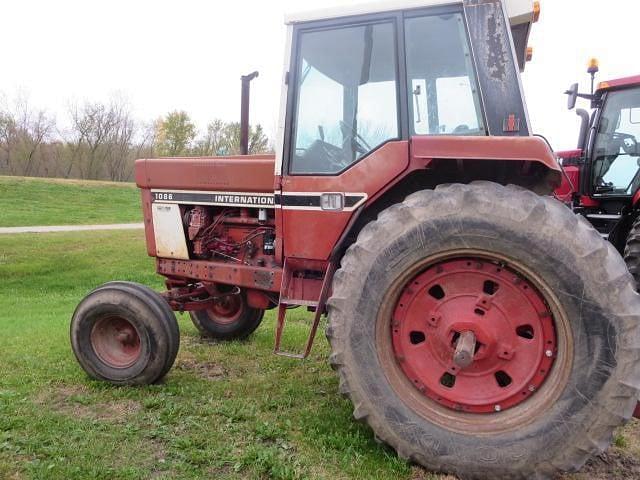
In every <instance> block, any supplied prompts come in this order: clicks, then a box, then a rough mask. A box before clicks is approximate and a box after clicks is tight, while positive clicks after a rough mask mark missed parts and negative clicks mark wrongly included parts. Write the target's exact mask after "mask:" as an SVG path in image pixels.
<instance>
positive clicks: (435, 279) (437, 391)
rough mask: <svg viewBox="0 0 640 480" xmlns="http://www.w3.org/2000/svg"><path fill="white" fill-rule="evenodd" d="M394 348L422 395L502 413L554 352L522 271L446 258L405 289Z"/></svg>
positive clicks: (540, 375) (538, 300)
mask: <svg viewBox="0 0 640 480" xmlns="http://www.w3.org/2000/svg"><path fill="white" fill-rule="evenodd" d="M391 336H392V343H393V351H394V355H395V357H396V360H397V361H398V364H399V366H400V368H401V370H402V372H403V373H404V374H405V376H406V377H407V378H408V380H409V381H410V382H411V383H412V384H413V385H414V387H415V388H417V389H418V390H419V391H420V392H421V393H422V394H423V395H425V396H427V397H429V398H431V399H432V400H434V401H435V402H437V403H439V404H441V405H444V406H446V407H448V408H451V409H454V410H457V411H466V412H472V413H490V412H500V411H503V410H506V409H508V408H511V407H513V406H515V405H518V404H520V403H521V402H523V401H526V400H527V399H528V398H530V397H531V396H532V395H534V394H535V392H536V391H537V390H538V389H539V388H540V386H541V385H542V383H543V382H544V380H545V379H546V378H547V376H548V375H549V372H550V370H551V367H552V366H553V362H554V358H555V356H556V331H555V325H554V319H553V315H552V314H551V311H550V309H549V307H548V306H547V304H546V302H545V300H544V297H543V296H542V294H541V293H540V292H539V291H538V290H537V288H536V287H535V286H534V285H533V284H532V283H531V282H529V281H528V280H527V279H526V278H524V277H523V276H522V275H521V274H518V273H516V272H515V271H514V270H512V269H510V268H509V267H507V266H505V265H503V264H496V263H493V262H490V261H487V260H486V259H479V258H459V259H448V260H444V261H441V262H439V263H437V264H435V265H432V266H430V267H429V268H428V269H427V270H425V271H423V272H422V273H419V274H418V275H417V276H415V277H414V278H413V279H411V280H410V281H409V282H408V283H407V284H406V285H405V286H404V288H403V290H402V291H401V293H400V297H399V299H398V301H397V304H396V306H395V310H394V312H393V318H392V322H391Z"/></svg>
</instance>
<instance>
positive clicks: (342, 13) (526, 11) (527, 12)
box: [285, 0, 533, 25]
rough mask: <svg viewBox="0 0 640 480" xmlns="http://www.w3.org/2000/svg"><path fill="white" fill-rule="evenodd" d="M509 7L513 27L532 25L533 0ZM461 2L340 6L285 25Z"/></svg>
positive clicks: (509, 0)
mask: <svg viewBox="0 0 640 480" xmlns="http://www.w3.org/2000/svg"><path fill="white" fill-rule="evenodd" d="M502 1H503V3H504V4H505V5H506V7H507V13H508V14H509V20H510V23H511V25H519V24H522V23H530V22H532V21H533V0H502ZM461 3H462V1H461V0H382V1H375V2H368V3H360V4H352V5H340V6H337V7H330V8H320V9H317V10H311V11H304V12H298V13H293V14H290V15H287V16H286V17H285V23H287V24H293V23H302V22H311V21H315V20H328V19H331V18H342V17H350V16H353V15H366V14H369V13H382V12H391V11H396V10H409V9H412V8H424V7H432V6H438V5H459V4H461Z"/></svg>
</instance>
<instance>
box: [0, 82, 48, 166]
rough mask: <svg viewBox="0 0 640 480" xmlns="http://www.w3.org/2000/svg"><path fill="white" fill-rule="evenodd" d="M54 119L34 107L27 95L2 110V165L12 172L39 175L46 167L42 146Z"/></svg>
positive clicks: (0, 149)
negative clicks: (32, 107)
mask: <svg viewBox="0 0 640 480" xmlns="http://www.w3.org/2000/svg"><path fill="white" fill-rule="evenodd" d="M54 126H55V123H54V121H53V119H52V118H50V117H49V116H48V115H47V114H46V113H45V112H44V111H43V110H32V109H31V107H30V105H29V102H28V99H27V97H26V96H22V95H21V96H19V97H18V99H17V100H16V101H15V103H14V104H13V105H12V107H7V106H6V105H5V106H4V107H3V108H2V109H1V110H0V153H1V156H2V162H0V165H2V166H3V167H4V168H3V170H5V171H6V172H7V173H10V174H11V175H24V176H32V175H38V174H40V172H41V171H43V170H44V169H46V166H45V165H44V163H45V157H44V156H43V155H42V146H43V144H44V143H45V142H46V141H47V140H48V139H49V136H50V134H51V133H52V131H53V129H54Z"/></svg>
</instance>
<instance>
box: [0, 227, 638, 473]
mask: <svg viewBox="0 0 640 480" xmlns="http://www.w3.org/2000/svg"><path fill="white" fill-rule="evenodd" d="M0 278H1V279H2V280H3V286H2V289H0V331H2V336H0V479H23V478H24V479H65V480H67V479H109V480H111V479H141V478H145V479H146V478H154V479H174V478H175V479H178V478H179V479H183V478H184V479H196V478H216V479H247V478H248V479H265V478H273V479H307V478H308V479H322V478H331V479H332V480H333V479H336V480H337V479H401V480H403V479H404V480H418V479H420V480H436V479H439V480H444V479H445V478H448V479H451V478H452V477H443V476H438V475H434V474H430V473H427V472H425V471H423V470H421V469H419V468H416V467H411V466H409V465H407V464H405V463H404V462H403V461H401V460H399V459H398V458H397V457H396V455H395V453H394V452H392V451H390V450H389V449H387V448H385V447H383V446H381V445H378V444H377V443H376V442H375V441H374V438H373V434H372V432H371V431H370V430H369V429H368V428H367V427H366V426H364V425H361V424H359V423H357V422H355V421H354V420H353V418H352V408H351V405H350V404H349V402H348V401H346V400H345V399H343V398H341V396H340V395H339V394H338V391H337V390H338V382H337V379H336V376H335V374H334V372H333V371H332V370H331V369H330V368H329V366H328V362H327V356H328V347H327V342H326V340H325V339H324V338H323V337H322V336H320V337H319V338H318V340H317V342H316V345H315V347H314V352H313V354H312V357H311V358H310V359H309V360H307V361H305V362H299V361H297V360H291V359H285V358H281V357H275V356H273V355H272V353H271V349H272V342H273V328H274V316H273V314H272V313H269V314H267V316H266V319H265V321H264V322H263V325H262V326H261V327H260V328H259V329H258V330H257V331H256V333H255V334H254V335H253V336H252V337H251V338H250V339H249V340H248V341H245V342H237V341H236V342H231V343H215V342H209V341H206V340H203V339H201V338H200V337H199V336H198V334H197V333H196V330H195V329H194V328H193V326H192V325H191V323H190V321H189V319H188V316H186V315H182V316H179V321H180V327H181V330H182V332H181V333H182V336H181V342H182V344H181V348H180V352H179V354H178V358H177V360H176V363H175V365H174V368H173V369H172V370H171V371H170V372H169V375H168V376H167V377H166V379H165V380H164V382H162V383H161V384H158V385H153V386H149V387H142V388H116V387H112V386H109V385H106V384H102V383H99V382H95V381H91V380H89V379H88V377H87V376H86V375H85V374H84V373H83V371H82V370H81V369H80V367H79V366H78V364H77V363H76V361H75V358H74V357H73V354H72V352H71V349H70V346H69V340H68V327H69V319H70V317H71V314H72V312H73V309H74V308H75V306H76V304H77V303H78V301H79V300H80V299H81V298H82V296H83V295H84V294H85V293H86V292H87V291H88V290H90V289H91V288H93V287H95V286H97V285H99V284H101V283H103V282H105V281H108V280H113V279H120V280H132V281H137V282H141V283H145V284H147V285H150V286H152V287H154V288H157V289H160V288H161V282H160V278H159V277H157V276H156V275H155V274H154V269H153V260H152V259H150V258H149V257H147V256H146V253H145V248H144V244H143V232H142V231H110V232H82V233H55V234H40V235H31V234H23V235H0ZM292 313H293V314H294V315H293V317H294V318H293V321H292V322H291V325H290V326H291V330H290V331H289V336H288V338H287V340H288V341H289V342H295V343H296V344H302V342H303V339H304V337H305V333H306V323H304V320H305V318H306V317H305V315H306V314H304V313H299V310H295V311H293V312H292ZM295 314H297V315H295ZM639 457H640V427H639V424H638V423H637V422H633V423H632V424H630V425H629V426H628V427H626V428H625V429H623V430H621V431H619V432H618V433H617V435H616V438H615V446H614V447H612V448H611V449H610V450H609V451H608V452H607V454H606V455H604V456H602V457H600V458H598V459H596V460H595V461H594V462H592V463H590V464H589V465H588V466H587V467H586V469H585V471H584V472H583V473H581V474H578V475H573V476H567V477H566V479H565V480H587V479H603V480H604V479H609V478H640V461H639V460H638V458H639Z"/></svg>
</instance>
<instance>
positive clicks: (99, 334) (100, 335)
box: [91, 316, 142, 368]
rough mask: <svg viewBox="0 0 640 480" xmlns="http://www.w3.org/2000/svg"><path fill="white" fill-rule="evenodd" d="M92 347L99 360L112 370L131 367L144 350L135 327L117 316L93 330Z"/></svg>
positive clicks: (97, 324) (99, 323)
mask: <svg viewBox="0 0 640 480" xmlns="http://www.w3.org/2000/svg"><path fill="white" fill-rule="evenodd" d="M91 346H92V347H93V351H94V352H95V353H96V355H97V356H98V358H99V359H100V360H102V361H103V362H104V363H106V364H107V365H109V366H110V367H112V368H127V367H130V366H131V365H133V364H134V363H135V362H136V361H137V360H138V358H140V352H141V350H142V347H141V343H140V335H139V333H138V330H136V328H135V326H134V325H133V324H131V323H130V322H129V321H128V320H126V319H124V318H122V317H116V316H114V317H106V318H102V319H100V320H98V321H97V322H96V324H95V325H94V326H93V329H92V330H91Z"/></svg>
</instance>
